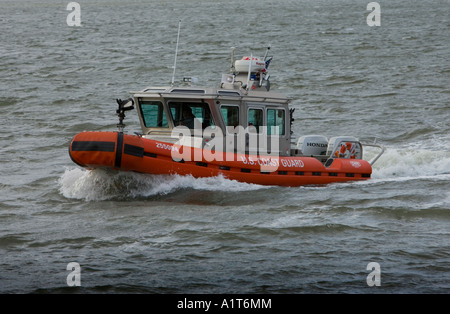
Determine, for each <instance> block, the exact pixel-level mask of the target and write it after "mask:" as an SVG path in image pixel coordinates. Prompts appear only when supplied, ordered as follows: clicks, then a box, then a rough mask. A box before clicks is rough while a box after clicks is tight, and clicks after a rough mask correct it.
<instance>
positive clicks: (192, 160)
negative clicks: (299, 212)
mask: <svg viewBox="0 0 450 314" xmlns="http://www.w3.org/2000/svg"><path fill="white" fill-rule="evenodd" d="M183 149H188V151H183ZM173 150H177V152H178V153H179V154H181V153H183V154H182V155H183V156H185V157H186V156H187V158H174V157H172V156H173V154H172V152H173ZM204 152H205V151H202V150H201V149H198V148H191V147H189V148H186V147H178V146H177V145H174V144H171V143H167V142H160V141H155V140H151V139H146V138H142V137H139V136H136V135H128V134H124V133H119V132H82V133H79V134H77V135H76V136H75V137H74V139H73V140H72V142H71V144H70V148H69V154H70V157H71V159H72V160H73V162H75V163H76V164H78V165H79V166H81V167H84V168H87V169H95V168H112V169H116V170H123V171H136V172H140V173H148V174H178V175H191V176H193V177H197V178H198V177H214V176H219V175H222V176H224V177H225V178H228V179H230V180H237V181H240V182H247V183H255V184H262V185H281V186H301V185H316V184H328V183H333V182H344V181H352V180H367V179H369V178H370V176H371V174H372V167H371V166H370V164H369V163H368V162H367V161H366V160H361V159H340V158H336V159H334V160H333V163H332V164H331V165H330V166H328V167H325V166H324V165H323V164H322V163H321V162H320V161H318V160H317V159H315V158H312V157H277V158H274V157H270V156H268V157H261V156H252V155H241V154H231V153H217V154H216V155H215V158H214V159H211V158H210V157H208V156H203V155H204Z"/></svg>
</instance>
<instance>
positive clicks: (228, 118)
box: [220, 106, 239, 128]
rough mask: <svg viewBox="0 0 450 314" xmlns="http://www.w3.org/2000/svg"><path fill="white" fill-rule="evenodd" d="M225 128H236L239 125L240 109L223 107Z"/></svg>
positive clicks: (221, 110)
mask: <svg viewBox="0 0 450 314" xmlns="http://www.w3.org/2000/svg"><path fill="white" fill-rule="evenodd" d="M220 112H221V113H222V117H223V121H224V122H225V126H226V127H228V126H232V127H233V128H236V127H237V126H238V125H239V107H238V106H222V107H220Z"/></svg>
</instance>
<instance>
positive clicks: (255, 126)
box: [248, 108, 263, 133]
mask: <svg viewBox="0 0 450 314" xmlns="http://www.w3.org/2000/svg"><path fill="white" fill-rule="evenodd" d="M262 125H263V111H262V109H253V108H250V109H249V110H248V130H249V131H250V132H254V133H259V128H260V126H262Z"/></svg>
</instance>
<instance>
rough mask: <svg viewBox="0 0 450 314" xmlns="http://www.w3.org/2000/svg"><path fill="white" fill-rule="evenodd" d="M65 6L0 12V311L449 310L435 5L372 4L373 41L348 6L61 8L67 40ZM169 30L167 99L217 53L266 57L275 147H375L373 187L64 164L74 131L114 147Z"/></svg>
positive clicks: (447, 177)
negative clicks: (68, 302) (177, 304)
mask: <svg viewBox="0 0 450 314" xmlns="http://www.w3.org/2000/svg"><path fill="white" fill-rule="evenodd" d="M68 2H69V1H31V0H28V1H26V0H19V1H3V0H2V1H0V29H1V32H0V55H1V67H0V77H1V79H0V87H1V88H0V93H1V94H0V96H1V97H0V108H1V110H2V118H1V121H2V123H1V125H2V127H1V128H0V138H1V143H2V145H1V148H0V167H1V174H2V176H1V177H0V189H1V193H0V226H1V228H0V252H1V253H0V292H1V293H30V292H31V293H32V292H43V293H47V292H50V293H51V292H61V291H63V292H71V291H73V292H84V293H91V292H110V293H128V292H149V293H448V292H450V256H449V253H450V192H449V191H450V170H449V169H450V136H449V133H450V132H449V131H450V126H449V113H450V101H449V99H450V60H449V56H450V44H449V38H450V3H449V2H448V1H444V0H437V1H428V2H424V1H379V3H380V5H381V26H379V27H369V26H368V25H367V23H366V17H367V15H368V13H369V11H367V10H366V6H367V3H368V2H369V1H359V0H358V1H356V0H353V1H352V0H342V1H339V3H337V2H335V1H326V0H319V1H313V0H307V1H301V2H300V1H289V0H280V1H253V0H250V1H246V2H245V4H244V3H243V2H242V1H200V0H186V1H170V2H169V1H144V0H142V1H79V4H80V7H81V24H82V26H81V27H69V26H68V25H67V23H66V18H67V15H68V14H69V11H67V10H66V6H67V4H68ZM180 19H181V21H182V28H181V37H180V46H179V55H178V60H177V80H179V79H181V77H182V76H183V75H189V76H196V77H198V78H199V80H200V83H204V84H206V85H210V84H216V83H217V82H219V80H220V75H221V73H226V72H227V71H228V68H229V53H230V47H231V46H235V47H237V50H236V54H237V55H244V54H249V53H251V52H253V53H254V54H257V53H258V52H260V53H261V54H262V53H263V52H264V49H265V47H266V46H268V45H271V47H272V50H271V52H272V54H273V55H274V57H275V58H274V60H273V61H272V64H271V78H272V79H271V82H272V88H273V89H274V90H275V89H279V90H281V91H282V92H284V93H286V94H287V95H289V96H290V97H292V98H293V99H294V100H293V106H294V107H295V108H296V111H295V114H296V117H297V119H296V121H295V122H294V130H295V134H296V135H297V136H298V135H301V134H324V135H327V136H332V135H335V134H339V135H356V136H358V137H359V138H361V139H366V140H373V138H377V140H378V142H379V143H382V144H384V145H385V146H386V147H387V151H386V153H385V154H384V155H383V156H382V157H381V158H380V160H379V161H378V162H377V163H376V164H375V166H374V174H373V178H372V179H371V180H369V181H366V182H356V183H344V184H332V185H329V186H322V187H317V186H310V187H299V188H281V187H263V186H258V185H249V184H244V183H237V182H232V181H228V180H226V179H224V178H214V179H211V178H210V179H193V178H189V177H167V176H147V175H140V174H135V173H121V174H111V173H106V172H102V171H93V172H89V171H86V170H83V169H80V168H78V167H77V166H76V165H75V164H73V163H72V162H71V160H70V158H69V156H68V144H69V142H70V140H71V139H72V137H73V136H74V135H75V134H76V133H77V132H80V131H83V130H115V124H116V123H117V118H116V116H115V109H116V108H115V107H116V105H115V98H125V97H127V96H128V91H130V90H138V89H141V88H143V87H145V86H147V85H159V84H167V83H169V82H170V80H171V76H172V65H173V57H174V50H175V42H176V34H177V27H178V20H180ZM135 115H136V113H135V112H131V113H130V114H128V117H127V119H126V123H127V125H128V126H127V130H128V132H130V133H131V132H134V131H139V126H138V123H137V118H136V117H135ZM373 154H374V152H372V151H370V150H369V151H367V152H366V155H367V158H370V157H371V156H373ZM69 262H77V263H79V264H80V266H81V287H79V288H74V287H68V286H67V283H66V278H67V276H68V275H69V271H67V270H66V266H67V264H68V263H69ZM370 262H377V263H379V265H380V267H381V286H378V287H377V286H375V287H369V286H368V284H367V282H366V278H367V276H368V275H369V273H370V271H368V270H366V267H367V265H368V264H369V263H370Z"/></svg>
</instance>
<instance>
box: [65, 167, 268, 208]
mask: <svg viewBox="0 0 450 314" xmlns="http://www.w3.org/2000/svg"><path fill="white" fill-rule="evenodd" d="M59 184H60V189H59V191H60V193H61V194H62V195H63V196H65V197H67V198H74V199H84V200H87V201H102V200H109V199H128V198H138V197H151V196H155V195H167V194H170V193H173V192H175V191H178V190H181V189H195V190H205V191H217V192H223V191H227V192H241V191H253V190H260V189H266V188H268V187H267V186H261V185H257V184H247V183H242V182H238V181H235V180H228V179H226V178H224V177H223V176H219V177H210V178H194V177H192V176H178V175H149V174H140V173H135V172H118V171H107V170H102V169H95V170H85V169H80V168H74V169H66V170H65V172H64V173H63V174H62V176H61V177H60V179H59Z"/></svg>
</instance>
